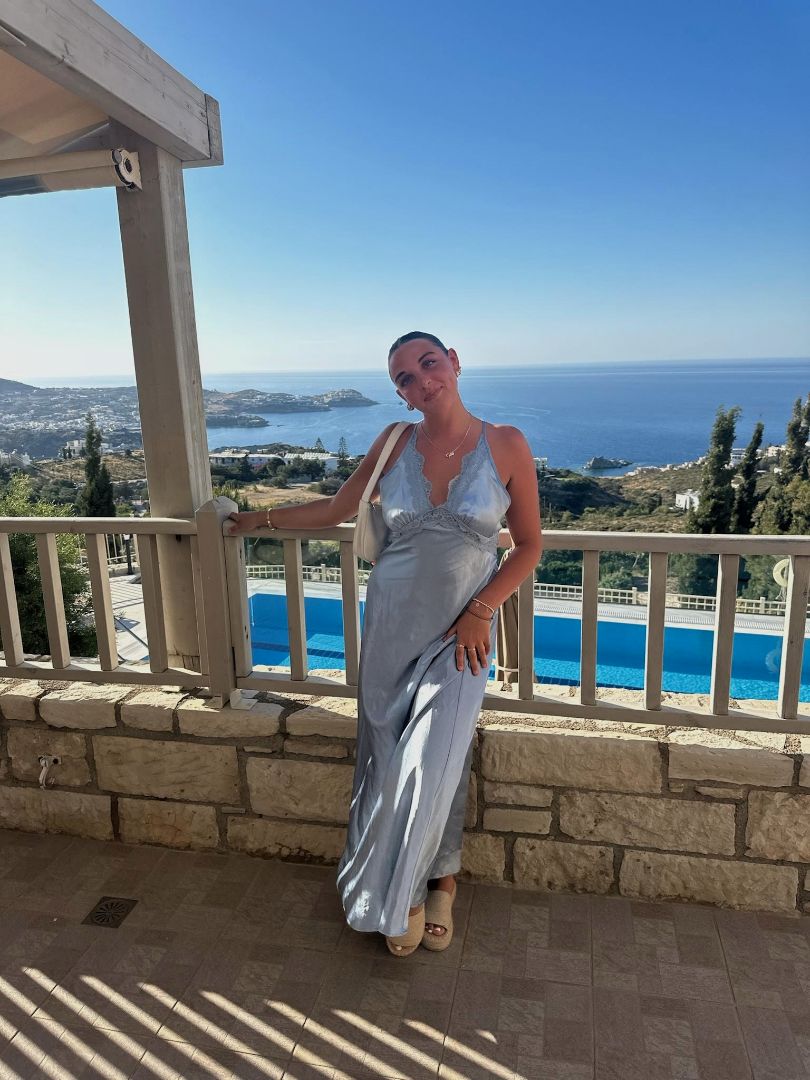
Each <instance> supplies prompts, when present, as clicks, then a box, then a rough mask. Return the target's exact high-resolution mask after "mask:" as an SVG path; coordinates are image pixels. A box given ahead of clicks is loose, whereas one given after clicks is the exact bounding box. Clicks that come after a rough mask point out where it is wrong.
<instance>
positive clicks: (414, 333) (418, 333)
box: [388, 330, 447, 360]
mask: <svg viewBox="0 0 810 1080" xmlns="http://www.w3.org/2000/svg"><path fill="white" fill-rule="evenodd" d="M419 338H424V339H425V341H432V342H433V344H434V345H437V346H438V347H439V348H440V349H441V350H442V352H443V353H444V354H445V356H446V355H447V347H446V346H445V345H444V343H443V342H441V341H439V339H438V338H437V337H436V335H435V334H428V333H426V332H425V331H424V330H411V331H410V333H407V334H403V335H402V337H398V338H397V340H396V341H395V342H394V344H393V345H392V346H391V348H390V349H389V350H388V359H389V360H390V359H391V357H392V356H393V355H394V353H395V352H396V351H397V349H398V348H399V347H400V346H401V345H407V344H408V342H409V341H417V340H418V339H419Z"/></svg>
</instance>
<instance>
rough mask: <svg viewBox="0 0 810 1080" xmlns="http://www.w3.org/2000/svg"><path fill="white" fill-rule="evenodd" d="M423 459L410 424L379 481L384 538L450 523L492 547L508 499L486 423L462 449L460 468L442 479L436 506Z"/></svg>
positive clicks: (465, 535)
mask: <svg viewBox="0 0 810 1080" xmlns="http://www.w3.org/2000/svg"><path fill="white" fill-rule="evenodd" d="M424 465H425V459H424V456H423V455H422V454H421V453H420V452H419V451H418V450H417V448H416V427H414V429H413V432H412V434H411V437H410V438H409V439H408V442H407V443H406V445H405V449H404V450H403V451H402V453H401V454H400V456H399V458H398V459H397V461H396V462H395V463H394V465H393V467H392V468H391V470H390V471H389V472H388V473H386V474H385V476H383V478H382V480H381V481H380V502H381V505H382V511H383V516H384V517H385V521H386V524H387V525H388V528H389V532H390V536H389V544H393V543H394V542H395V541H396V540H398V539H399V538H400V537H403V536H406V535H408V534H411V533H413V532H415V531H417V530H421V529H454V530H456V531H457V532H459V533H460V534H461V536H462V537H463V538H464V539H465V540H467V541H469V542H471V543H474V544H476V545H477V546H478V547H481V548H484V549H485V550H487V551H491V552H494V551H495V548H496V546H497V539H498V532H499V530H500V526H501V519H502V517H503V515H504V513H505V512H506V510H507V509H508V508H509V504H510V501H511V500H510V498H509V493H508V492H507V490H506V488H505V487H504V485H503V483H502V481H501V478H500V476H499V475H498V470H497V467H496V465H495V461H494V459H493V457H492V451H491V450H490V447H489V441H488V440H487V436H486V424H483V425H482V427H481V434H480V436H479V438H478V441H477V442H476V444H475V446H474V447H473V448H472V449H471V450H469V451H468V452H467V453H466V454H464V456H463V458H462V460H461V468H460V469H459V471H458V473H457V475H456V476H454V477H453V478H452V479H451V480H450V483H449V484H448V487H447V498H446V499H445V501H444V502H443V503H440V504H439V505H438V506H434V505H433V504H432V503H431V501H430V496H431V482H430V481H429V480H428V478H427V477H426V476H425V469H424Z"/></svg>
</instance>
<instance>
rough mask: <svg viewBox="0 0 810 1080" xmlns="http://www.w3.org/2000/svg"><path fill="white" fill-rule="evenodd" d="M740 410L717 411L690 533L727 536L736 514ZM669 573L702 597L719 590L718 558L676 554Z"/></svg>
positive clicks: (680, 586)
mask: <svg viewBox="0 0 810 1080" xmlns="http://www.w3.org/2000/svg"><path fill="white" fill-rule="evenodd" d="M739 415H740V410H739V408H737V407H736V406H735V407H734V408H731V409H724V408H723V407H722V406H721V407H720V408H719V409H718V410H717V416H716V418H715V421H714V426H713V427H712V433H711V440H710V443H709V450H708V453H707V454H706V460H705V462H704V464H703V472H702V474H701V478H700V502H699V504H698V507H697V509H696V510H690V511H689V514H688V515H687V518H686V528H687V531H688V532H694V533H727V532H730V530H731V519H732V514H733V511H734V488H733V487H732V486H731V480H732V475H733V474H732V472H731V469H730V468H729V466H730V464H731V448H732V446H733V445H734V433H735V431H736V428H737V418H738V416H739ZM670 570H671V573H672V574H673V576H674V577H675V579H676V581H677V583H678V589H679V590H680V591H681V592H685V593H695V594H697V595H699V596H713V595H714V593H715V592H716V591H717V559H716V558H715V557H714V556H713V555H673V557H672V558H671V560H670Z"/></svg>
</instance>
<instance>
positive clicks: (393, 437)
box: [362, 420, 408, 502]
mask: <svg viewBox="0 0 810 1080" xmlns="http://www.w3.org/2000/svg"><path fill="white" fill-rule="evenodd" d="M407 426H408V422H407V420H400V422H399V423H398V424H397V425H396V426H395V427H394V430H393V431H392V432H391V434H390V435H389V436H388V438H387V439H386V441H385V446H383V448H382V450H381V451H380V456H379V457H378V458H377V464H376V465H375V466H374V471H373V472H372V474H371V479H370V480H369V482H368V484H366V490H365V491H364V492H363V499H362V501H363V502H368V501H369V499H370V498H371V495H372V492H373V491H374V488H375V487H376V486H377V481H378V480H379V479H380V473H381V472H382V471H383V469H384V468H385V463H386V461H388V459H389V457H390V456H391V451H392V450H393V449H394V446H395V444H396V442H397V439H399V437H400V435H401V434H402V432H403V431H404V430H405V428H406V427H407Z"/></svg>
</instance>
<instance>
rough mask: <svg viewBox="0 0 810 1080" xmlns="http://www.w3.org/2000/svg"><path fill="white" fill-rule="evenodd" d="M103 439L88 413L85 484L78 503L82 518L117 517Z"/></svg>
mask: <svg viewBox="0 0 810 1080" xmlns="http://www.w3.org/2000/svg"><path fill="white" fill-rule="evenodd" d="M101 438H102V432H101V429H100V428H99V427H98V425H97V424H96V421H95V419H94V417H93V414H92V413H88V414H87V427H86V429H85V436H84V477H85V484H84V487H83V488H82V490H81V493H80V494H79V498H78V502H77V505H78V509H79V515H80V516H81V517H115V500H114V498H113V490H112V480H111V479H110V473H109V470H108V468H107V466H106V465H105V464H103V462H102V460H101Z"/></svg>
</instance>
